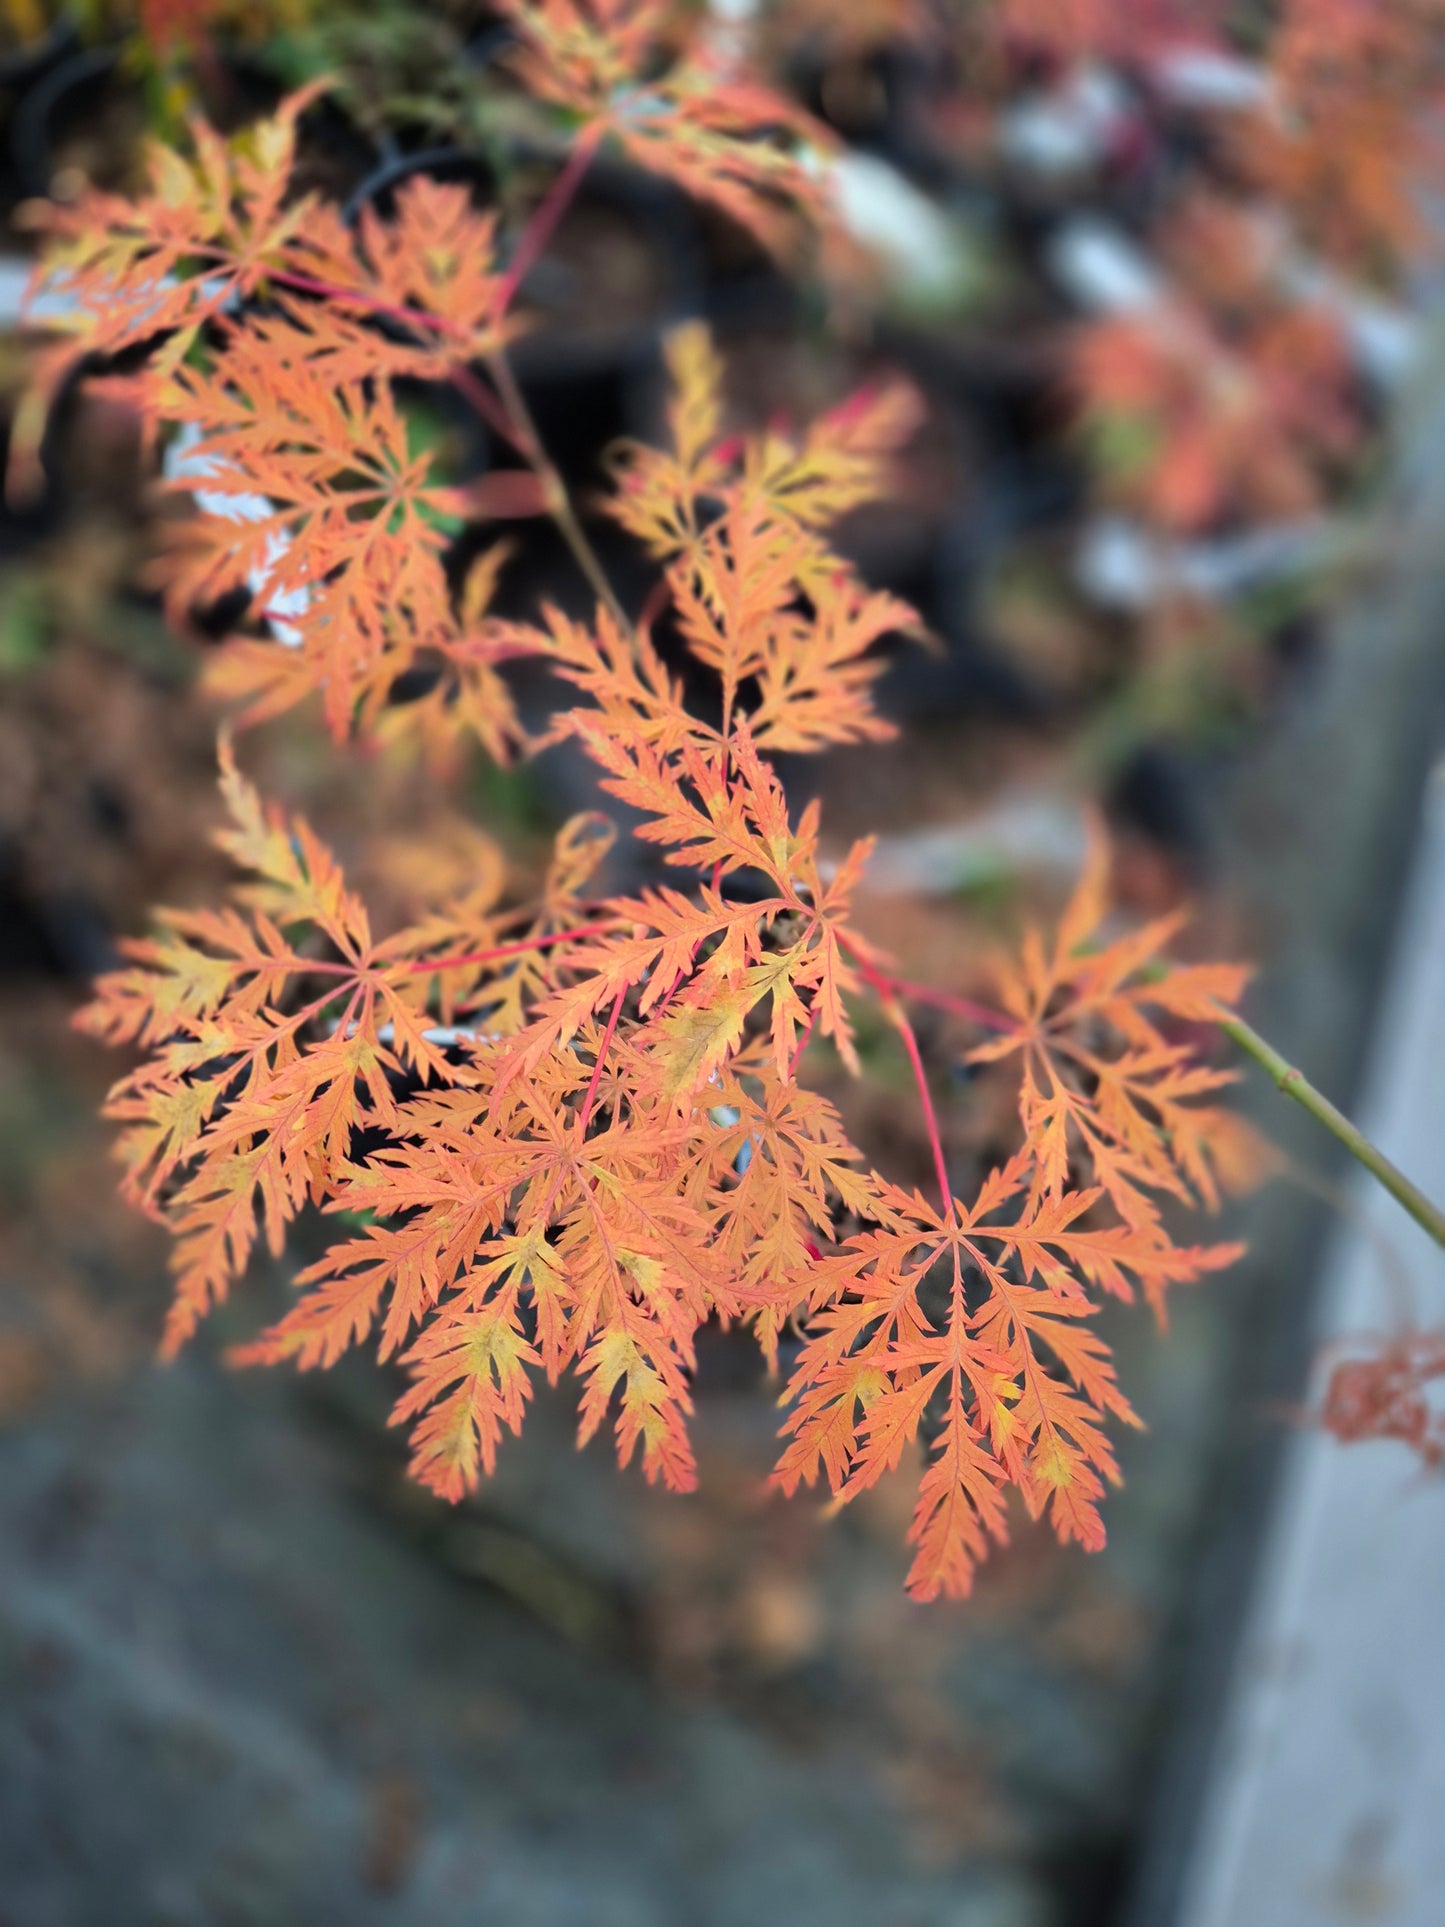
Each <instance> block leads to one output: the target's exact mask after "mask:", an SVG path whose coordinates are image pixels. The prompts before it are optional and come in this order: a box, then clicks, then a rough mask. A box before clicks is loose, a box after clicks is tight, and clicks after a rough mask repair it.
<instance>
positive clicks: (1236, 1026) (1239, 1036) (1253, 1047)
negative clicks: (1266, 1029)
mask: <svg viewBox="0 0 1445 1927" xmlns="http://www.w3.org/2000/svg"><path fill="white" fill-rule="evenodd" d="M1215 1022H1216V1023H1217V1024H1218V1025H1219V1028H1220V1029H1221V1030H1222V1031H1223V1032H1224V1034H1225V1036H1226V1037H1228V1038H1229V1039H1230V1040H1231V1042H1233V1043H1235V1044H1237V1045H1238V1046H1239V1048H1240V1049H1241V1050H1242V1051H1244V1052H1245V1054H1246V1055H1247V1056H1249V1057H1252V1058H1253V1059H1254V1061H1255V1063H1256V1064H1258V1065H1259V1066H1260V1067H1261V1069H1262V1070H1264V1071H1267V1072H1268V1074H1269V1076H1270V1077H1271V1078H1273V1080H1274V1082H1275V1084H1276V1085H1277V1086H1278V1088H1279V1089H1280V1090H1281V1091H1283V1092H1284V1094H1285V1096H1286V1097H1292V1098H1293V1099H1294V1101H1295V1102H1296V1104H1301V1105H1303V1107H1304V1108H1305V1110H1307V1111H1308V1112H1309V1114H1310V1116H1311V1117H1312V1118H1314V1119H1315V1120H1316V1121H1317V1122H1318V1123H1320V1124H1323V1125H1324V1127H1325V1129H1326V1130H1327V1131H1329V1132H1330V1133H1331V1135H1332V1136H1334V1137H1336V1138H1338V1139H1339V1141H1340V1143H1341V1144H1343V1145H1344V1147H1345V1149H1346V1150H1347V1151H1348V1152H1349V1154H1350V1156H1351V1157H1353V1158H1355V1159H1356V1160H1357V1161H1358V1162H1359V1163H1360V1164H1362V1165H1363V1166H1364V1167H1365V1169H1366V1170H1367V1171H1368V1172H1370V1173H1371V1175H1372V1176H1374V1177H1376V1178H1378V1179H1379V1181H1380V1183H1381V1184H1383V1185H1384V1187H1385V1189H1386V1190H1387V1191H1388V1192H1389V1193H1390V1196H1391V1197H1392V1198H1394V1199H1395V1200H1396V1202H1397V1203H1399V1204H1401V1205H1403V1206H1404V1208H1405V1210H1406V1211H1408V1212H1409V1214H1410V1216H1411V1217H1412V1218H1413V1219H1414V1220H1415V1222H1416V1224H1418V1225H1420V1226H1421V1227H1422V1229H1424V1230H1425V1231H1428V1232H1429V1234H1430V1236H1431V1237H1432V1238H1433V1239H1434V1240H1435V1242H1436V1244H1438V1245H1445V1212H1442V1211H1441V1209H1440V1207H1439V1206H1438V1205H1435V1204H1432V1203H1431V1202H1430V1200H1429V1199H1428V1198H1427V1197H1426V1196H1425V1194H1424V1192H1423V1191H1421V1190H1420V1188H1419V1186H1418V1185H1415V1184H1412V1183H1411V1181H1410V1179H1409V1178H1407V1177H1406V1176H1405V1173H1404V1172H1403V1171H1402V1170H1400V1169H1399V1167H1398V1166H1397V1165H1395V1164H1392V1163H1391V1162H1390V1160H1389V1158H1387V1157H1386V1156H1385V1154H1384V1152H1383V1151H1382V1150H1380V1149H1379V1147H1378V1146H1377V1145H1375V1144H1372V1143H1371V1142H1370V1140H1369V1138H1367V1137H1366V1136H1365V1134H1364V1132H1363V1131H1361V1130H1360V1129H1359V1128H1358V1127H1357V1126H1356V1125H1354V1124H1352V1123H1351V1122H1350V1120H1349V1119H1348V1118H1347V1117H1346V1116H1345V1114H1344V1112H1343V1111H1341V1110H1338V1109H1337V1108H1336V1107H1335V1106H1334V1105H1333V1104H1331V1102H1330V1100H1329V1099H1328V1098H1327V1097H1326V1096H1325V1095H1324V1093H1323V1092H1322V1091H1318V1090H1316V1089H1315V1087H1314V1085H1313V1084H1311V1082H1310V1081H1309V1079H1308V1078H1307V1077H1306V1076H1305V1074H1304V1072H1303V1071H1301V1070H1298V1069H1297V1068H1296V1067H1295V1066H1294V1065H1293V1064H1291V1063H1290V1062H1289V1060H1288V1059H1287V1058H1285V1057H1282V1056H1281V1055H1280V1053H1279V1052H1278V1051H1277V1050H1276V1049H1275V1047H1274V1045H1273V1044H1271V1043H1270V1042H1269V1041H1268V1040H1267V1039H1266V1038H1264V1037H1261V1036H1260V1034H1259V1032H1258V1031H1257V1030H1255V1029H1254V1027H1253V1026H1252V1025H1250V1024H1247V1023H1245V1021H1244V1019H1243V1018H1242V1017H1236V1016H1234V1015H1233V1014H1232V1013H1231V1012H1229V1011H1227V1010H1225V1009H1224V1008H1223V1007H1222V1006H1221V1007H1220V1009H1219V1012H1218V1014H1217V1016H1216V1018H1215Z"/></svg>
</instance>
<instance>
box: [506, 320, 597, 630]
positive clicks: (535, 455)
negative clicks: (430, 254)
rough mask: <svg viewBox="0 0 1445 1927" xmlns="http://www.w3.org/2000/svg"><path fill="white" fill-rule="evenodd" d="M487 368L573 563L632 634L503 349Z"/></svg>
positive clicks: (519, 445) (518, 443)
mask: <svg viewBox="0 0 1445 1927" xmlns="http://www.w3.org/2000/svg"><path fill="white" fill-rule="evenodd" d="M487 369H488V372H489V373H490V375H491V377H492V380H493V381H494V382H495V384H496V388H497V393H498V394H499V395H500V396H501V399H502V407H503V408H504V409H505V411H506V414H507V418H508V420H509V422H510V423H511V425H512V428H513V430H514V431H515V435H516V441H517V446H518V447H519V448H520V449H521V451H522V454H523V456H524V457H525V459H526V461H527V464H528V466H529V467H530V468H531V470H532V472H533V473H534V474H535V475H536V477H537V479H538V481H539V482H540V483H541V484H542V489H543V493H544V495H545V497H546V502H547V513H548V514H549V515H550V516H551V518H552V520H553V521H554V522H555V523H556V525H557V528H558V530H559V531H560V532H561V536H562V539H563V541H564V542H565V543H566V544H567V546H568V548H569V549H570V550H571V551H572V556H573V560H574V561H575V562H576V564H577V566H578V568H579V569H580V570H581V571H582V573H583V575H585V576H586V578H587V581H588V584H589V586H590V587H591V589H592V591H593V593H594V594H595V595H596V597H597V599H598V601H599V602H601V603H603V604H604V605H605V607H606V608H607V610H608V613H609V614H610V615H611V617H612V619H613V621H614V622H615V623H616V624H617V626H618V627H619V628H620V629H621V630H622V632H623V633H624V635H631V634H632V624H631V623H630V622H629V621H628V619H627V613H626V611H625V610H624V609H623V607H622V604H621V603H620V602H619V601H618V600H617V596H616V594H615V593H614V591H613V587H612V584H611V583H610V582H609V581H608V579H607V572H606V570H605V569H604V568H603V566H602V564H601V562H600V561H599V559H598V556H597V551H596V550H595V549H594V548H593V546H592V544H591V542H590V541H589V539H588V536H587V531H586V530H585V529H584V528H583V526H582V524H581V522H580V521H579V520H578V518H577V511H576V509H574V508H573V506H572V498H571V496H570V495H569V494H568V493H567V484H566V483H565V482H564V481H563V480H562V477H561V476H560V475H559V474H558V472H557V469H556V467H555V466H554V464H553V462H552V459H551V457H550V456H549V455H548V453H547V451H546V449H545V448H544V447H543V446H542V438H541V436H540V435H539V434H538V432H537V424H536V422H535V421H534V420H533V419H532V411H531V409H529V408H528V406H527V403H526V399H525V397H524V396H523V394H522V390H521V388H520V386H519V385H518V382H517V377H516V375H515V374H514V373H513V372H512V364H511V362H510V361H508V359H507V357H506V355H505V354H504V353H503V351H502V350H501V349H498V350H497V351H496V352H495V353H494V354H491V355H489V356H488V357H487Z"/></svg>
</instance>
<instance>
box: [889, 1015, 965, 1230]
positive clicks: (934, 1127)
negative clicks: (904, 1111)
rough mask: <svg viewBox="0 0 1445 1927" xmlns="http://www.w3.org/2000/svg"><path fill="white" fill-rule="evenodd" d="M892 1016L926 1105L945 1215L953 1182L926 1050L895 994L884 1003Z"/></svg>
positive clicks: (925, 1117) (920, 1098)
mask: <svg viewBox="0 0 1445 1927" xmlns="http://www.w3.org/2000/svg"><path fill="white" fill-rule="evenodd" d="M884 1009H885V1010H886V1011H887V1013H888V1017H889V1020H890V1021H891V1023H892V1024H893V1027H894V1029H895V1030H896V1031H897V1032H898V1035H899V1036H900V1037H901V1038H902V1039H903V1048H904V1050H906V1051H907V1053H908V1061H909V1063H910V1064H911V1065H912V1067H913V1081H914V1082H915V1083H916V1084H917V1086H918V1101H919V1103H920V1104H921V1105H922V1106H923V1121H924V1123H925V1124H926V1125H927V1127H928V1142H929V1144H930V1145H931V1146H932V1147H933V1168H934V1170H935V1171H936V1172H937V1174H938V1188H939V1191H940V1192H941V1193H942V1198H943V1202H942V1205H941V1207H940V1208H941V1210H942V1212H943V1215H944V1217H945V1218H947V1217H949V1216H950V1214H951V1213H952V1211H953V1186H952V1185H951V1184H950V1183H949V1181H948V1160H947V1159H946V1158H945V1157H944V1155H943V1134H942V1132H941V1131H940V1130H939V1128H938V1113H937V1111H936V1110H935V1109H934V1108H933V1093H932V1091H930V1090H929V1088H928V1073H927V1072H926V1071H925V1070H924V1068H923V1054H922V1052H921V1051H920V1050H919V1048H918V1039H917V1037H916V1036H915V1035H914V1034H913V1026H912V1024H910V1023H909V1021H908V1018H907V1017H906V1015H905V1014H904V1010H903V1006H902V1005H901V1004H899V1003H896V1002H894V1000H893V999H892V998H890V999H888V1001H887V1002H886V1003H885V1005H884Z"/></svg>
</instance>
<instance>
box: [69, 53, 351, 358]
mask: <svg viewBox="0 0 1445 1927" xmlns="http://www.w3.org/2000/svg"><path fill="white" fill-rule="evenodd" d="M317 92H318V89H316V88H309V89H306V90H305V91H303V92H301V93H298V94H293V95H292V96H291V98H290V99H289V100H287V101H286V102H285V103H283V105H282V107H281V108H280V109H279V111H278V112H277V113H276V115H275V116H274V117H273V118H272V119H270V120H263V121H258V122H257V123H256V124H255V125H254V126H252V127H250V128H248V129H246V131H245V132H244V133H243V134H241V135H239V136H237V137H236V138H235V139H234V140H231V141H226V140H225V139H223V137H222V136H221V135H220V134H218V133H217V132H216V130H215V129H214V128H212V127H211V126H209V125H208V124H207V123H206V122H205V121H203V120H199V119H198V120H195V121H193V122H192V123H191V128H190V134H191V141H192V145H193V147H194V149H195V154H194V158H193V159H189V160H188V159H187V158H186V157H185V156H184V155H183V154H181V153H179V152H178V151H177V150H176V149H175V148H173V147H171V146H169V145H168V144H167V143H165V142H163V141H154V142H152V143H151V145H150V147H149V150H148V165H149V172H150V192H149V194H146V195H142V196H141V197H139V198H138V199H136V200H133V201H132V200H127V199H125V198H124V197H123V196H121V195H117V194H109V193H102V192H100V191H99V190H94V189H92V190H90V191H88V192H87V193H86V194H84V195H82V196H81V198H80V199H79V200H78V201H77V202H75V203H74V204H72V205H68V206H67V205H65V204H55V205H52V206H51V207H49V208H48V209H47V211H46V216H45V219H46V231H47V246H46V250H45V254H44V256H43V258H42V260H41V262H40V265H39V267H38V268H37V270H36V276H35V280H34V283H33V284H32V293H33V294H36V295H41V294H43V295H45V296H47V297H50V298H51V300H50V312H49V316H48V320H47V325H48V326H50V327H52V328H53V329H55V330H56V331H57V332H58V333H59V334H60V335H61V336H62V337H63V339H62V342H61V344H60V346H59V347H58V349H57V350H56V352H55V353H53V354H52V355H51V356H50V357H48V358H47V360H46V361H45V363H44V364H43V373H42V379H41V383H40V386H41V388H42V390H43V391H44V392H45V393H49V392H52V391H53V388H54V386H55V384H56V383H57V382H58V381H59V379H60V377H61V375H62V374H63V373H64V372H65V371H66V370H67V369H68V368H69V367H71V366H73V365H74V363H75V362H76V361H78V360H80V359H81V358H82V357H83V356H86V355H95V356H101V357H109V356H113V355H115V354H117V353H119V352H120V351H121V350H122V349H125V348H129V347H132V346H135V345H137V344H138V343H141V342H145V341H150V340H152V339H156V338H160V337H165V340H164V345H163V346H162V347H161V349H160V350H159V353H160V357H161V360H162V363H163V366H164V368H165V369H166V370H167V371H169V370H171V369H173V368H176V367H179V366H180V365H181V363H182V362H183V361H184V360H185V358H186V356H187V355H188V354H189V352H190V350H191V348H192V346H193V345H194V343H195V341H196V339H197V337H198V335H199V333H200V330H201V328H202V327H203V326H204V324H205V323H206V322H207V321H209V320H211V319H212V318H213V317H215V316H218V315H222V314H225V313H227V312H228V311H230V310H231V309H233V308H234V305H235V303H236V302H237V301H238V300H244V299H246V298H248V297H249V296H251V295H252V294H254V293H255V292H256V290H257V289H258V288H259V287H260V286H261V285H262V284H263V283H264V282H265V281H266V279H267V277H268V276H269V275H271V274H273V273H274V272H276V271H277V270H278V269H280V268H282V267H283V266H284V265H285V263H286V261H287V259H288V251H289V250H290V249H291V248H292V247H293V246H294V244H295V241H296V238H297V236H298V235H299V234H300V233H301V232H302V230H303V229H304V227H305V226H306V223H307V222H308V221H309V220H311V219H312V218H313V217H314V214H315V209H316V203H315V201H314V199H313V198H312V197H310V196H300V197H296V198H291V197H290V184H291V172H292V168H293V166H294V163H295V157H296V135H297V127H298V123H299V121H300V119H301V116H302V115H303V114H304V113H305V111H306V109H307V107H308V106H310V104H311V103H312V101H313V100H314V99H315V98H316V95H317Z"/></svg>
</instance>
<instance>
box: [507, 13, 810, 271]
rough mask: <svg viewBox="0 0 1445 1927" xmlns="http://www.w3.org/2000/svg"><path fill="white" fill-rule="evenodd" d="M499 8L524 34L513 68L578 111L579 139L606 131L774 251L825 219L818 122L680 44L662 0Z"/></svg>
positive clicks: (698, 41)
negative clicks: (580, 135) (580, 123)
mask: <svg viewBox="0 0 1445 1927" xmlns="http://www.w3.org/2000/svg"><path fill="white" fill-rule="evenodd" d="M506 11H507V12H508V13H509V14H510V15H511V17H512V19H513V20H514V22H515V23H516V26H517V28H518V30H519V33H520V34H521V37H522V47H521V49H520V51H519V52H518V53H517V54H516V55H515V56H514V60H513V65H514V68H515V71H516V72H517V75H518V77H519V78H520V79H521V81H522V82H523V84H524V85H525V86H526V87H527V89H528V90H529V91H530V92H531V93H534V94H536V95H537V96H538V97H539V98H540V99H543V100H548V101H552V102H554V103H555V104H556V105H558V106H559V107H563V108H565V109H567V111H568V112H569V113H571V114H574V115H576V116H578V117H579V118H580V120H581V122H582V126H583V130H584V131H583V136H582V137H583V138H584V139H588V140H593V141H595V140H596V139H598V138H600V137H601V136H602V135H604V134H606V135H611V136H612V137H613V138H615V139H616V140H617V141H618V142H619V143H620V144H621V146H622V147H623V148H624V149H625V151H626V152H627V154H628V155H629V157H630V158H631V159H632V160H634V161H635V162H636V163H637V164H638V166H640V167H645V168H647V169H649V170H650V171H652V172H653V173H657V174H661V175H663V176H665V177H666V178H667V179H669V180H671V181H674V182H676V184H677V185H678V186H679V187H681V188H682V189H684V191H685V192H687V193H688V194H691V195H693V196H695V197H696V198H697V199H699V200H704V201H712V202H713V203H715V204H716V205H717V206H718V207H720V208H722V209H723V211H724V212H725V213H727V214H729V215H730V216H731V217H732V218H733V219H734V220H735V221H737V222H738V223H739V225H740V226H742V227H745V228H746V229H748V231H749V232H750V233H752V234H753V235H755V236H756V237H757V239H758V240H759V241H760V242H761V243H762V244H763V245H764V246H765V247H766V248H768V249H770V250H771V251H772V252H773V253H775V254H778V255H782V254H784V253H786V252H787V251H788V250H789V249H791V248H794V247H796V245H797V242H798V240H799V238H800V232H801V231H803V230H804V229H806V228H807V227H813V228H817V227H819V226H821V225H823V224H824V222H825V221H826V220H827V218H828V203H827V198H826V195H825V193H824V188H823V181H822V173H821V169H820V168H819V166H818V164H817V160H818V157H820V156H821V155H822V153H824V152H825V151H826V150H827V148H828V146H829V137H828V135H827V134H826V132H825V130H824V129H823V128H821V127H820V126H819V125H818V123H817V122H815V121H813V120H812V119H810V118H809V117H808V116H807V115H806V114H804V113H803V112H802V111H801V110H800V109H799V108H798V107H796V106H795V105H794V104H793V103H792V102H791V101H789V100H787V99H785V98H784V96H782V95H781V94H776V93H773V92H772V91H771V90H770V89H768V88H766V87H763V86H760V85H758V84H757V83H756V82H754V81H752V80H750V79H749V78H747V77H746V76H745V75H743V74H740V73H738V72H735V71H733V66H732V63H731V62H729V61H728V60H726V59H725V58H724V57H723V55H722V53H721V51H720V49H719V47H718V45H716V44H714V45H711V46H710V45H708V44H707V42H706V41H705V40H704V38H703V36H702V34H701V33H697V34H695V35H694V36H693V37H692V38H691V39H690V41H689V42H687V43H686V44H684V45H681V46H679V45H678V44H677V41H676V40H675V39H674V38H672V37H671V35H670V32H669V30H670V29H671V28H672V27H673V26H674V25H675V24H676V9H675V8H674V7H673V6H672V5H671V4H670V0H540V4H536V3H534V0H506Z"/></svg>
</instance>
